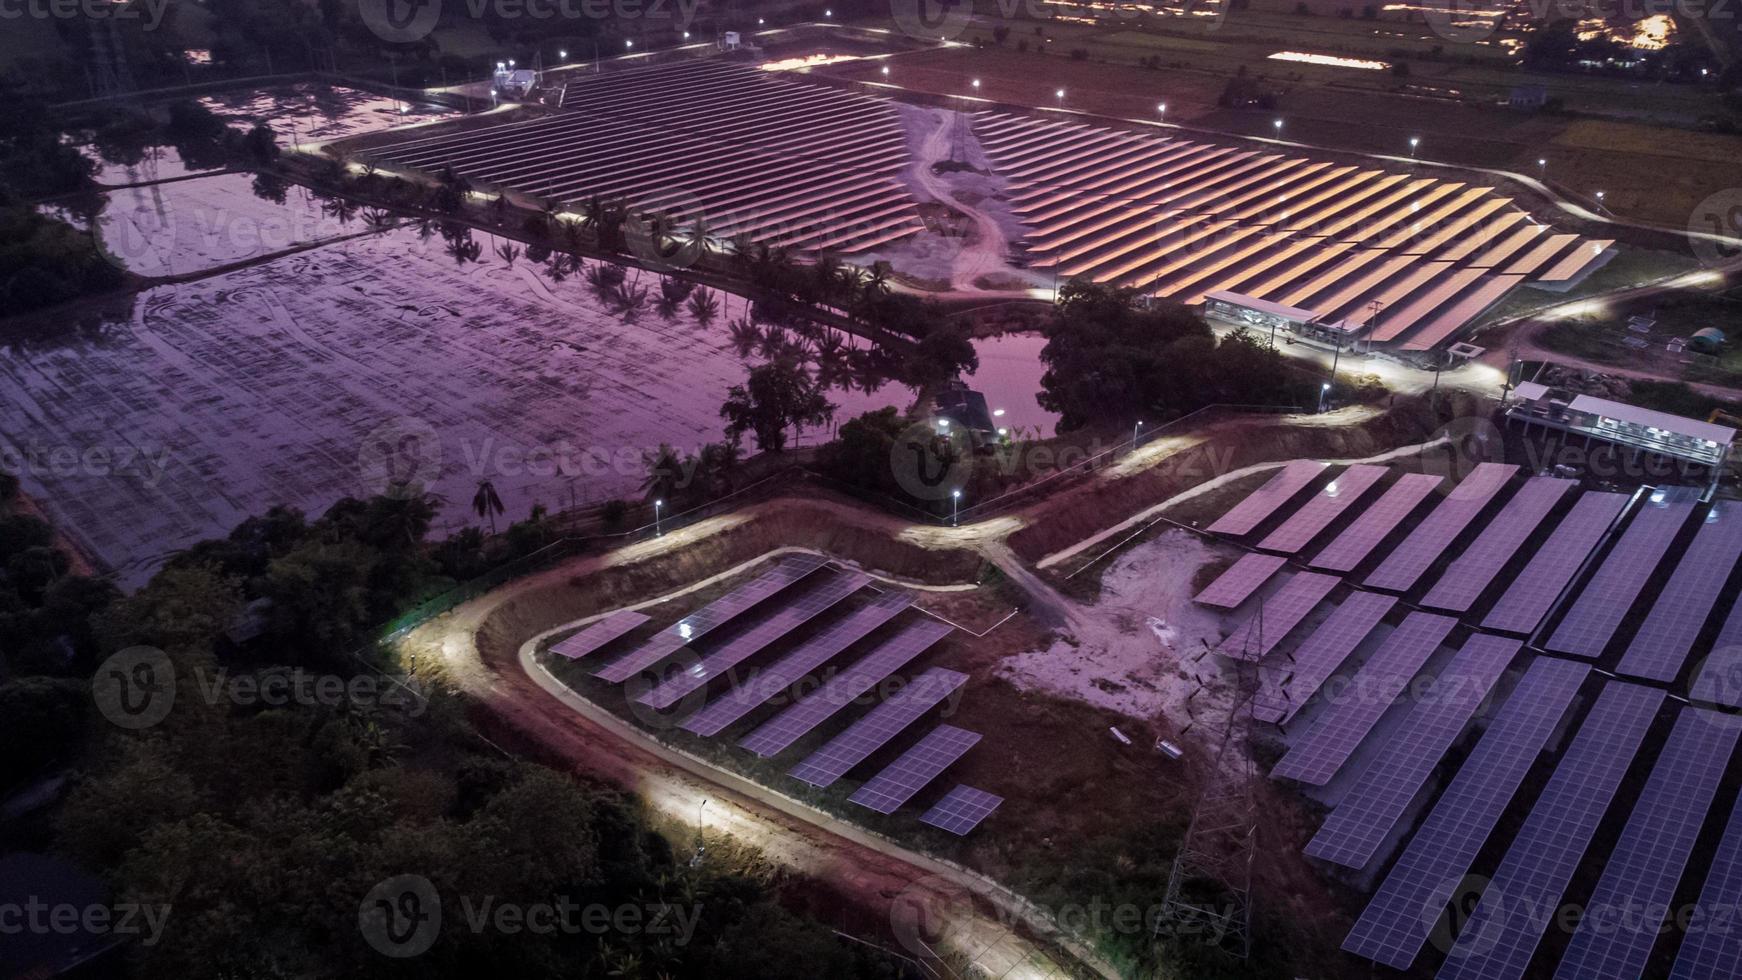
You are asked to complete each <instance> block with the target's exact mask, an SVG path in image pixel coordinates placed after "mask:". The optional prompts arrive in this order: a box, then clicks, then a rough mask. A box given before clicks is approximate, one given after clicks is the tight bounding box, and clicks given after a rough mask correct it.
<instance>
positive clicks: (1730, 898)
mask: <svg viewBox="0 0 1742 980" xmlns="http://www.w3.org/2000/svg"><path fill="white" fill-rule="evenodd" d="M1707 863H1708V865H1709V867H1710V869H1711V870H1709V871H1707V872H1706V883H1705V884H1704V885H1702V886H1701V888H1700V897H1699V900H1698V901H1696V902H1695V903H1694V911H1693V915H1692V917H1690V918H1689V919H1688V924H1687V928H1686V929H1685V930H1684V932H1685V935H1684V936H1683V937H1682V946H1681V949H1680V950H1678V951H1677V952H1676V955H1675V966H1674V967H1672V968H1671V969H1670V972H1669V976H1670V980H1734V978H1736V977H1742V927H1739V926H1738V925H1737V923H1736V910H1737V909H1742V796H1739V797H1737V798H1736V805H1735V806H1734V807H1731V809H1730V820H1729V822H1728V823H1726V824H1725V825H1724V837H1723V839H1722V840H1720V841H1719V842H1718V846H1717V848H1716V849H1715V850H1714V851H1713V852H1712V854H1711V855H1710V857H1709V859H1708V860H1707ZM1714 917H1715V918H1714Z"/></svg>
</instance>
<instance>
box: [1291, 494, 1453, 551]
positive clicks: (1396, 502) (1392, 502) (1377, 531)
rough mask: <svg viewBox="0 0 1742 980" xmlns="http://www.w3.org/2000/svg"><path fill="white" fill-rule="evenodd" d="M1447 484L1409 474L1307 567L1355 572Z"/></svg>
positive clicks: (1374, 503)
mask: <svg viewBox="0 0 1742 980" xmlns="http://www.w3.org/2000/svg"><path fill="white" fill-rule="evenodd" d="M1444 482H1445V477H1443V476H1434V475H1432V474H1428V473H1405V474H1404V475H1403V476H1402V477H1400V478H1399V479H1398V481H1397V482H1396V483H1393V484H1392V485H1391V486H1390V487H1387V488H1386V490H1385V493H1383V494H1381V495H1380V497H1379V499H1378V500H1376V501H1374V502H1373V506H1371V507H1369V508H1367V509H1366V510H1365V511H1363V512H1362V513H1361V515H1360V516H1359V517H1356V518H1355V521H1354V523H1352V524H1350V525H1349V526H1348V527H1346V528H1344V529H1343V533H1341V534H1339V535H1337V536H1336V538H1334V539H1332V541H1331V543H1330V544H1328V545H1325V546H1324V547H1323V548H1322V549H1320V550H1319V552H1318V554H1316V555H1314V556H1313V559H1312V561H1309V562H1307V567H1308V568H1322V569H1325V570H1326V571H1331V572H1348V571H1352V570H1353V569H1354V568H1355V566H1357V565H1359V564H1361V563H1362V562H1363V561H1365V560H1367V556H1368V555H1370V554H1372V553H1373V549H1374V548H1377V547H1379V543H1380V542H1381V541H1384V540H1385V538H1386V537H1387V536H1388V535H1390V534H1391V532H1392V531H1394V530H1396V529H1397V526H1398V525H1399V524H1402V523H1403V521H1404V520H1405V519H1406V518H1408V517H1409V515H1410V514H1413V513H1415V509H1416V508H1417V507H1420V506H1421V502H1422V501H1423V500H1426V499H1427V497H1428V495H1429V494H1431V493H1433V492H1434V490H1435V489H1436V488H1438V487H1439V485H1440V484H1441V483H1444Z"/></svg>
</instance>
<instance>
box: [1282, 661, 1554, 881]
mask: <svg viewBox="0 0 1742 980" xmlns="http://www.w3.org/2000/svg"><path fill="white" fill-rule="evenodd" d="M1521 646H1523V643H1522V642H1520V641H1518V640H1509V639H1505V638H1503V637H1498V636H1483V635H1478V636H1472V637H1470V639H1469V640H1468V641H1466V642H1465V643H1464V647H1463V649H1461V650H1459V651H1458V655H1457V657H1455V658H1454V659H1453V660H1452V662H1451V663H1450V664H1449V665H1447V667H1446V670H1445V673H1443V674H1442V675H1441V676H1440V679H1439V683H1437V684H1436V685H1435V686H1434V688H1433V689H1432V690H1431V691H1429V692H1427V693H1425V694H1424V695H1423V696H1422V697H1421V698H1420V699H1418V701H1417V703H1416V706H1415V710H1413V711H1411V712H1410V714H1409V717H1408V718H1407V719H1405V720H1404V723H1403V725H1402V726H1401V727H1400V728H1399V729H1398V730H1397V731H1396V732H1394V733H1392V735H1391V736H1390V738H1389V740H1388V741H1387V742H1386V743H1385V747H1384V749H1382V750H1381V751H1380V753H1379V755H1378V757H1377V758H1375V759H1374V760H1373V763H1372V765H1370V766H1368V767H1367V768H1366V770H1365V771H1363V772H1362V773H1361V779H1360V781H1359V782H1357V783H1356V784H1355V788H1354V789H1353V790H1350V792H1349V794H1348V795H1347V796H1345V797H1343V800H1342V802H1341V803H1339V804H1337V808H1336V809H1335V810H1334V811H1332V812H1331V815H1330V817H1329V818H1328V819H1327V820H1326V821H1325V823H1324V826H1322V827H1320V828H1319V832H1318V834H1316V835H1315V836H1314V837H1313V839H1312V840H1311V841H1310V842H1309V843H1308V844H1307V846H1306V853H1307V854H1310V855H1312V856H1313V857H1316V858H1322V859H1324V860H1326V861H1332V862H1335V863H1337V864H1341V865H1344V866H1346V867H1350V868H1364V867H1366V866H1367V862H1368V861H1370V860H1372V859H1373V853H1374V852H1375V851H1377V850H1378V849H1379V845H1380V844H1381V843H1383V842H1384V841H1385V838H1386V836H1387V835H1389V834H1390V833H1391V829H1392V828H1393V827H1394V826H1396V825H1397V821H1398V820H1399V819H1400V818H1401V817H1402V816H1403V812H1404V810H1405V809H1407V808H1408V806H1409V803H1410V801H1411V800H1413V799H1415V795H1416V794H1417V793H1418V792H1420V791H1421V788H1422V786H1423V785H1424V784H1425V783H1426V782H1427V780H1428V777H1429V776H1430V775H1432V774H1433V771H1434V767H1435V766H1437V765H1439V762H1440V758H1441V757H1442V756H1444V755H1445V754H1446V750H1447V749H1450V748H1451V747H1452V743H1453V742H1454V741H1456V740H1457V737H1458V733H1459V732H1461V731H1463V730H1464V725H1465V724H1467V723H1468V722H1469V720H1470V716H1472V715H1474V714H1475V713H1476V709H1477V708H1478V707H1480V706H1481V704H1482V701H1483V699H1484V698H1486V697H1487V696H1488V692H1489V691H1490V690H1492V689H1493V687H1494V683H1495V682H1496V681H1498V680H1499V679H1500V675H1501V673H1503V672H1504V671H1505V670H1506V665H1507V664H1509V663H1511V662H1512V658H1513V656H1515V655H1516V654H1517V653H1518V648H1519V647H1521Z"/></svg>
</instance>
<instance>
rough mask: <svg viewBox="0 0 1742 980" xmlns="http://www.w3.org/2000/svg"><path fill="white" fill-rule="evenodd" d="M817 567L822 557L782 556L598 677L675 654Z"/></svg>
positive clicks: (617, 677) (636, 669)
mask: <svg viewBox="0 0 1742 980" xmlns="http://www.w3.org/2000/svg"><path fill="white" fill-rule="evenodd" d="M821 567H823V559H821V558H818V557H815V556H813V555H803V556H801V557H798V558H783V559H781V560H780V561H778V562H776V563H775V565H774V567H773V568H770V569H769V570H768V571H766V572H763V573H762V574H761V575H758V576H756V577H755V578H753V579H751V580H750V581H748V582H746V583H744V584H743V585H741V586H739V587H738V588H736V589H733V590H732V591H731V592H728V593H726V594H725V595H723V596H721V597H720V598H718V599H715V600H714V601H713V602H710V603H708V604H707V605H705V606H703V607H702V608H700V609H698V610H696V611H695V612H693V613H690V614H689V615H688V616H685V617H684V618H682V619H680V620H678V621H677V622H675V623H673V624H671V625H670V626H667V627H666V628H665V629H663V630H661V631H660V632H659V633H658V634H657V635H655V636H654V637H653V639H651V640H648V641H647V642H646V643H644V644H642V645H641V646H640V647H638V648H637V649H635V650H634V651H632V652H630V653H629V654H627V655H625V656H624V657H623V658H622V659H621V660H618V661H616V662H615V663H613V664H611V665H609V666H607V667H606V668H605V669H604V670H601V671H599V673H598V677H599V679H600V680H605V681H610V682H611V683H613V684H620V683H622V682H624V681H626V680H628V679H629V678H631V677H634V676H635V675H636V674H639V673H641V672H642V671H644V670H646V669H648V668H649V667H653V666H656V665H658V664H659V662H660V661H662V660H664V659H665V658H666V657H669V656H671V655H672V654H674V653H676V652H677V651H678V648H679V647H682V646H683V645H684V644H686V643H688V642H690V641H691V640H696V639H700V638H701V637H703V636H705V635H707V634H708V633H709V632H710V631H711V630H714V629H715V628H717V627H720V626H723V625H725V624H726V623H728V622H730V621H731V620H732V619H733V618H734V617H736V616H738V615H739V614H740V613H743V612H746V611H748V610H749V609H750V608H751V607H753V606H755V605H756V604H757V603H759V602H761V601H762V600H764V599H767V598H768V597H770V596H772V595H775V594H777V593H779V592H781V591H782V590H784V589H786V588H787V587H789V586H791V585H793V584H795V583H797V582H798V581H799V580H800V579H803V578H804V577H805V576H807V575H809V574H810V573H812V572H814V571H816V570H817V569H819V568H821Z"/></svg>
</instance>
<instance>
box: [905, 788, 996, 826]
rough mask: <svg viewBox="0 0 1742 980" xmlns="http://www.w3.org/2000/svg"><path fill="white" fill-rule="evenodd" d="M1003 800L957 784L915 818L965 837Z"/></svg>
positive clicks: (980, 790)
mask: <svg viewBox="0 0 1742 980" xmlns="http://www.w3.org/2000/svg"><path fill="white" fill-rule="evenodd" d="M1003 802H1004V797H1002V796H993V795H992V794H991V793H988V792H986V791H985V790H982V789H975V788H974V787H972V786H963V785H961V784H957V786H956V788H955V789H952V790H950V791H949V792H948V793H946V794H944V798H943V799H941V800H939V801H938V803H937V806H934V807H932V808H931V809H930V810H927V811H925V814H924V815H923V816H921V817H920V818H919V822H920V823H929V824H931V825H932V826H933V827H937V828H938V829H940V830H947V831H949V832H950V833H952V834H955V835H956V836H958V837H965V836H967V835H968V833H969V832H971V831H972V830H973V829H974V828H975V827H978V826H980V821H982V820H984V819H986V818H987V817H989V816H991V815H992V811H993V810H996V809H998V804H1000V803H1003Z"/></svg>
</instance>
